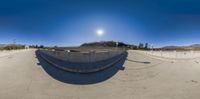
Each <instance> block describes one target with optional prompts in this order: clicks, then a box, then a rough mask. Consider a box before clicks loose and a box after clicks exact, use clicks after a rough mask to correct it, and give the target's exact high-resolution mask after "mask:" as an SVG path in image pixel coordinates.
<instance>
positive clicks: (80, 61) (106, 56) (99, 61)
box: [39, 50, 127, 73]
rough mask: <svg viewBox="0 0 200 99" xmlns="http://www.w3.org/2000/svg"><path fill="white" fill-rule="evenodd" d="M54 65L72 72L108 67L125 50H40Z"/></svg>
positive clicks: (123, 54) (44, 57) (121, 56)
mask: <svg viewBox="0 0 200 99" xmlns="http://www.w3.org/2000/svg"><path fill="white" fill-rule="evenodd" d="M39 54H40V56H41V57H42V58H43V59H45V60H46V61H47V62H49V63H51V64H52V65H54V66H56V67H58V68H61V69H64V70H66V71H70V72H79V73H89V72H96V71H100V70H103V69H105V68H108V67H110V66H112V65H113V64H115V63H116V62H118V61H120V60H121V59H123V58H124V57H125V55H126V54H127V52H126V51H125V50H113V51H98V52H95V51H89V52H66V51H49V50H39Z"/></svg>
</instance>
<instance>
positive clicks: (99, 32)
mask: <svg viewBox="0 0 200 99" xmlns="http://www.w3.org/2000/svg"><path fill="white" fill-rule="evenodd" d="M96 34H97V35H98V36H102V35H103V34H104V31H103V30H102V29H98V30H97V31H96Z"/></svg>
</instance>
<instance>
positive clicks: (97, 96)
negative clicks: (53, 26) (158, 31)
mask: <svg viewBox="0 0 200 99" xmlns="http://www.w3.org/2000/svg"><path fill="white" fill-rule="evenodd" d="M128 53H129V55H128V57H127V60H126V61H125V63H124V64H123V66H124V67H125V69H124V70H119V71H118V72H117V73H116V74H115V75H113V76H112V77H110V78H109V79H107V80H104V81H102V82H98V83H94V84H86V85H85V84H84V85H82V84H72V83H66V82H62V81H60V80H57V79H55V78H54V77H52V75H49V73H47V72H46V71H45V69H44V68H43V67H42V66H41V64H40V62H39V60H38V58H37V57H36V55H35V50H28V51H21V52H19V53H15V54H9V55H7V56H4V57H0V99H199V97H200V59H190V60H165V59H159V58H153V57H150V56H146V55H145V54H141V53H138V52H136V51H129V52H128ZM46 64H47V63H46ZM49 67H51V65H49ZM63 73H64V72H63ZM61 76H62V75H61Z"/></svg>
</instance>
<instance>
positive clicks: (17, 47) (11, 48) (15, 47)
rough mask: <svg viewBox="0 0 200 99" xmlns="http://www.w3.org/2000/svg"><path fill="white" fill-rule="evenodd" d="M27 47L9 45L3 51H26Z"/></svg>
mask: <svg viewBox="0 0 200 99" xmlns="http://www.w3.org/2000/svg"><path fill="white" fill-rule="evenodd" d="M24 48H25V46H22V45H8V46H5V47H4V48H3V50H16V49H24Z"/></svg>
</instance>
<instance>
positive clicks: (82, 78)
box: [35, 51, 128, 84]
mask: <svg viewBox="0 0 200 99" xmlns="http://www.w3.org/2000/svg"><path fill="white" fill-rule="evenodd" d="M35 54H36V57H37V59H38V60H39V63H38V65H41V66H42V68H43V69H44V70H45V71H46V72H47V73H48V74H49V75H50V76H51V77H53V78H54V79H56V80H58V81H61V82H64V83H70V84H95V83H99V82H103V81H105V80H107V79H109V78H111V77H112V76H114V75H115V74H116V73H117V72H118V71H119V70H124V67H123V64H124V62H125V60H126V58H127V56H128V53H126V54H125V56H124V57H123V59H122V60H121V61H119V62H117V63H116V64H114V65H113V66H111V67H109V68H107V69H104V70H102V71H99V72H94V73H84V74H83V73H73V72H68V71H64V70H62V69H59V68H57V67H54V66H52V65H51V64H49V63H48V62H46V61H45V60H44V59H43V58H42V57H41V56H40V55H39V51H36V52H35Z"/></svg>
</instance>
